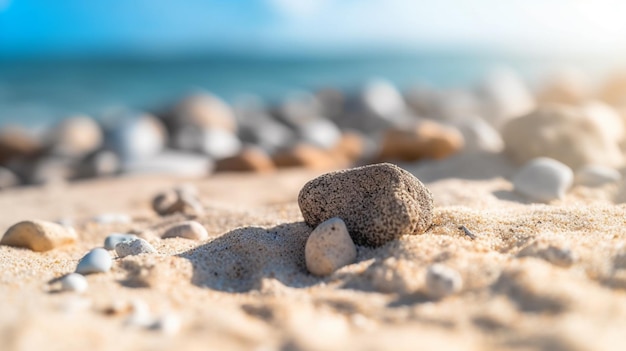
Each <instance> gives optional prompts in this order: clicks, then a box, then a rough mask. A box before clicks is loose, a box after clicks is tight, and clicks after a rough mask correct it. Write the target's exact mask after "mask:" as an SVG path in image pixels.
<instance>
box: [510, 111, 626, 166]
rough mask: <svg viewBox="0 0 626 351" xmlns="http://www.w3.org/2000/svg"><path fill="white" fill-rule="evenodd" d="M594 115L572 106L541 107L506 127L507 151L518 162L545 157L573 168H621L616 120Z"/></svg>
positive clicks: (620, 152)
mask: <svg viewBox="0 0 626 351" xmlns="http://www.w3.org/2000/svg"><path fill="white" fill-rule="evenodd" d="M593 116H597V115H593ZM593 116H592V115H590V114H589V113H586V111H585V109H582V108H576V107H572V106H565V105H557V104H552V105H546V106H542V107H540V108H539V109H538V110H536V111H534V112H533V113H531V114H529V115H526V116H523V117H520V118H516V119H513V120H511V121H510V122H508V123H507V124H506V125H505V126H504V127H503V129H502V137H503V139H504V141H505V144H506V148H505V151H506V152H507V153H508V154H509V155H510V156H511V157H512V158H513V159H514V160H515V161H516V162H518V163H525V162H527V161H529V160H531V159H533V158H536V157H541V156H545V157H550V158H553V159H556V160H558V161H561V162H563V163H565V164H567V165H568V166H570V167H571V168H574V169H576V168H579V167H582V166H584V165H587V164H597V165H602V166H607V167H620V166H621V165H623V164H624V156H623V154H622V151H621V150H620V148H619V145H618V142H617V141H616V140H615V139H616V134H617V133H616V132H614V131H611V130H610V129H611V128H614V124H613V123H614V122H615V121H614V120H613V119H612V118H608V117H606V118H596V117H593Z"/></svg>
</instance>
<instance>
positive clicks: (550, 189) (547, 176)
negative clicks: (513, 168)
mask: <svg viewBox="0 0 626 351" xmlns="http://www.w3.org/2000/svg"><path fill="white" fill-rule="evenodd" d="M573 180H574V174H573V172H572V170H571V169H570V168H569V167H568V166H567V165H565V164H563V163H561V162H559V161H557V160H553V159H551V158H547V157H539V158H535V159H533V160H531V161H529V162H528V163H527V164H526V165H524V167H522V169H521V170H520V171H519V172H518V173H517V174H516V175H515V177H513V185H514V186H515V191H517V192H518V193H520V194H522V195H524V196H526V197H527V198H528V199H530V200H532V201H538V202H549V201H552V200H555V199H560V198H562V197H563V196H565V192H566V191H567V190H568V189H569V188H570V187H571V186H572V183H573Z"/></svg>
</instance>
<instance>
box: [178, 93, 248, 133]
mask: <svg viewBox="0 0 626 351" xmlns="http://www.w3.org/2000/svg"><path fill="white" fill-rule="evenodd" d="M174 113H175V116H176V123H177V124H181V125H189V126H193V127H197V128H201V129H222V130H225V131H228V132H230V133H235V132H236V131H237V121H236V119H235V116H234V113H233V111H232V109H231V108H230V106H229V105H228V104H227V103H226V102H224V101H223V100H222V99H220V98H219V97H217V96H215V95H212V94H209V93H203V94H195V95H192V96H189V97H187V98H185V99H184V100H182V101H181V102H180V103H179V104H178V105H177V106H176V108H175V112H174Z"/></svg>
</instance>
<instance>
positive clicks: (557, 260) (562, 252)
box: [539, 245, 576, 267]
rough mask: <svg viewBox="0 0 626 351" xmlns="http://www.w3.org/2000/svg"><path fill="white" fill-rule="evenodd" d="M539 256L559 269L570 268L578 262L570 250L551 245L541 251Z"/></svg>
mask: <svg viewBox="0 0 626 351" xmlns="http://www.w3.org/2000/svg"><path fill="white" fill-rule="evenodd" d="M539 254H540V256H541V257H542V258H543V259H545V260H546V261H548V262H550V263H552V264H553V265H555V266H559V267H569V266H571V265H572V264H574V261H576V257H575V256H574V253H573V252H572V250H570V249H568V248H561V247H556V246H552V245H550V246H548V247H547V248H546V249H544V250H541V251H540V253H539Z"/></svg>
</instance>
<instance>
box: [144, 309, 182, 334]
mask: <svg viewBox="0 0 626 351" xmlns="http://www.w3.org/2000/svg"><path fill="white" fill-rule="evenodd" d="M181 327H182V321H181V319H180V317H179V316H178V315H175V314H172V313H168V314H165V315H163V316H161V317H160V318H158V319H157V320H156V321H155V322H154V323H153V324H152V325H151V326H150V329H152V330H156V331H160V332H161V333H163V334H165V335H176V334H178V332H179V331H180V329H181Z"/></svg>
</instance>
